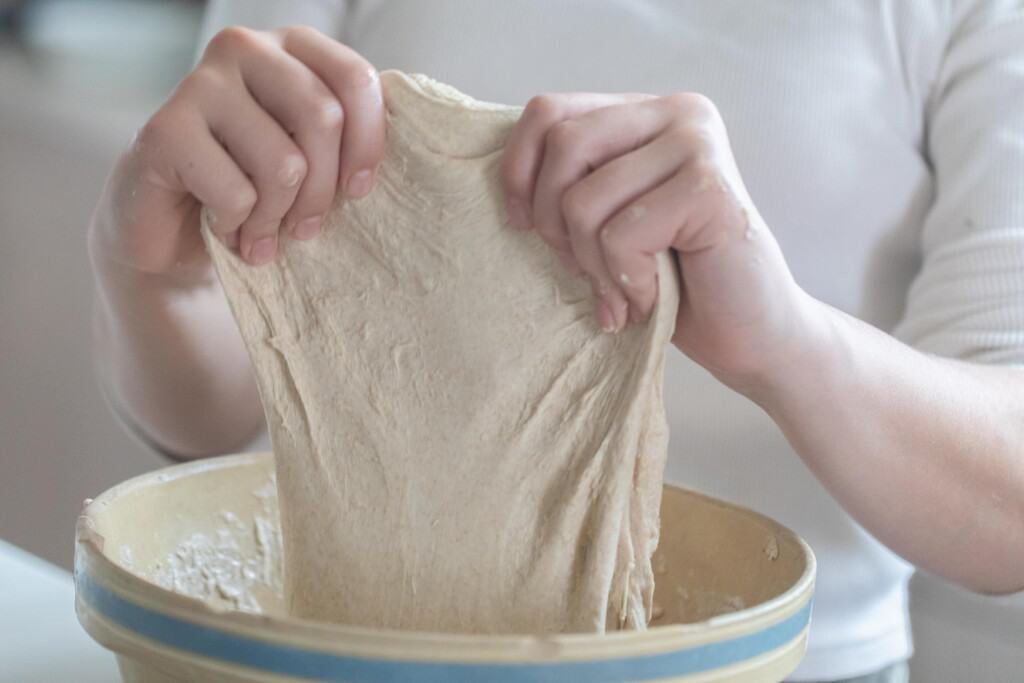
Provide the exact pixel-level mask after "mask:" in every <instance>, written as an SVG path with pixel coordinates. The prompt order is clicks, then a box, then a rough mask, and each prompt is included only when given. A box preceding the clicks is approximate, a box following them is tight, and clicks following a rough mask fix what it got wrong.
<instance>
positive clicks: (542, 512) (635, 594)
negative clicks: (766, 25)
mask: <svg viewBox="0 0 1024 683" xmlns="http://www.w3.org/2000/svg"><path fill="white" fill-rule="evenodd" d="M381 80H382V83H383V87H384V95H385V102H386V105H387V110H388V116H389V128H388V136H389V142H388V145H389V149H388V154H387V158H386V160H385V162H384V163H383V165H382V166H381V169H380V172H379V175H378V185H377V187H376V189H375V190H374V191H373V192H372V193H371V194H370V195H369V196H368V197H366V198H364V199H362V200H358V201H351V202H344V203H342V202H340V201H339V203H338V204H337V206H336V207H335V209H334V210H333V211H332V212H331V214H330V215H329V217H328V219H327V221H326V226H325V232H324V234H323V235H322V236H321V237H319V238H318V239H315V240H312V241H310V242H295V241H292V240H283V242H282V251H281V253H280V254H279V255H278V258H277V260H276V261H275V262H274V263H273V264H271V265H268V266H263V267H256V268H253V267H249V266H247V265H246V264H244V263H243V262H242V261H241V260H240V259H239V258H238V257H236V256H235V255H234V254H233V253H231V252H229V251H228V250H227V249H226V248H225V247H223V245H221V243H220V242H219V241H217V240H216V239H213V238H212V237H211V236H210V234H209V232H208V231H207V230H205V229H204V234H205V235H206V240H207V244H208V246H209V248H210V251H211V254H212V256H213V260H214V263H215V265H216V268H217V271H218V272H219V274H220V278H221V280H222V283H223V285H224V290H225V291H226V293H227V296H228V299H229V301H230V303H231V306H232V309H233V311H234V314H235V317H236V318H237V320H238V324H239V326H240V328H241V331H242V334H243V336H244V338H245V341H246V344H247V346H248V349H249V353H250V355H251V357H252V361H253V364H254V366H255V370H256V374H257V378H258V381H259V387H260V393H261V397H262V400H263V405H264V409H265V412H266V416H267V423H268V425H269V429H270V436H271V441H272V443H273V447H274V453H275V458H276V467H277V481H278V489H279V496H280V505H281V519H282V529H283V533H284V545H285V585H286V599H287V602H288V606H289V609H290V611H291V612H292V613H293V614H295V615H298V616H302V617H308V618H315V619H323V620H331V621H338V622H343V623H348V624H360V625H366V626H376V627H390V628H398V629H419V630H429V631H452V632H473V633H510V632H516V633H552V632H583V631H590V632H593V631H601V630H604V629H605V628H611V629H617V628H622V627H632V628H644V627H645V625H646V623H647V621H648V617H649V615H650V611H651V597H652V594H653V589H654V584H653V574H652V571H651V566H650V557H651V554H652V553H653V552H654V549H655V546H656V544H657V539H658V507H659V502H660V496H661V479H662V471H663V465H664V458H665V450H666V447H667V437H668V434H667V428H666V425H665V419H664V411H663V409H662V399H661V378H662V360H663V351H664V348H665V346H666V343H667V342H668V340H669V338H670V336H671V332H672V328H673V325H674V322H675V314H676V306H677V302H678V284H677V275H676V272H675V269H674V266H673V264H672V263H671V261H670V260H669V258H668V257H667V256H664V255H662V256H659V261H658V265H659V277H660V282H661V294H660V297H659V299H660V300H659V303H658V306H657V309H656V311H655V313H654V315H653V317H652V319H651V322H650V323H649V324H647V325H645V326H630V327H629V328H628V329H627V330H625V331H623V332H621V333H619V334H615V335H613V334H605V333H603V332H601V331H600V330H599V329H598V327H597V325H596V323H595V322H594V315H593V303H592V299H591V296H590V288H589V286H588V285H587V283H586V282H585V281H583V280H580V279H576V278H574V277H572V276H570V275H569V274H568V273H567V272H566V271H565V269H564V268H563V267H562V266H561V265H560V264H559V263H558V260H557V258H556V257H555V256H554V254H553V253H552V251H551V250H550V249H549V248H548V247H547V246H546V245H545V244H544V243H543V242H541V240H540V239H539V238H538V237H537V235H535V234H533V233H529V232H527V233H523V232H519V231H516V230H515V229H513V228H511V227H509V226H507V225H505V224H504V218H503V217H504V211H503V210H502V201H501V198H502V193H501V190H500V186H499V182H498V164H499V161H500V156H501V150H502V146H503V142H504V139H505V136H506V134H507V133H508V131H509V130H510V128H511V126H512V125H513V123H514V122H515V121H516V119H517V118H518V116H519V114H520V109H518V108H513V107H506V106H500V105H492V104H484V103H480V102H476V101H474V100H472V99H470V98H468V97H466V96H464V95H462V94H461V93H458V92H457V91H455V90H454V89H452V88H450V87H448V86H445V85H442V84H440V83H436V82H434V81H432V80H430V79H428V78H425V77H423V76H407V75H404V74H402V73H399V72H386V73H384V74H382V76H381Z"/></svg>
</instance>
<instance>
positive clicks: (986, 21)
mask: <svg viewBox="0 0 1024 683" xmlns="http://www.w3.org/2000/svg"><path fill="white" fill-rule="evenodd" d="M243 27H245V28H243ZM282 27H287V28H282ZM204 35H205V37H204V44H205V42H206V39H207V38H211V37H212V39H211V40H209V45H208V47H206V49H205V51H204V52H203V54H202V57H201V59H200V60H199V61H198V64H197V66H196V67H195V70H194V71H192V72H191V73H190V74H189V75H188V76H187V77H186V78H185V79H184V80H183V81H182V83H181V84H180V85H179V86H178V88H177V89H176V90H175V91H174V93H173V94H172V95H171V96H170V97H169V99H168V100H167V101H166V103H165V104H164V105H163V106H162V107H161V108H160V109H159V110H158V111H156V113H155V114H154V115H153V116H152V118H151V119H150V120H149V121H148V122H147V123H146V124H145V126H144V127H143V128H142V129H141V130H140V132H139V134H138V136H137V137H136V139H135V140H134V141H133V142H132V143H131V145H130V146H129V147H128V148H127V149H126V150H125V151H124V153H123V154H122V155H121V157H120V158H119V161H118V162H117V166H116V168H115V169H114V171H113V174H112V175H111V178H110V180H109V182H108V184H107V186H106V189H105V190H104V193H103V195H102V198H101V199H100V202H99V206H98V208H97V211H96V214H95V217H94V219H93V222H92V226H91V233H90V251H91V258H92V261H93V263H94V268H95V272H96V279H97V283H98V285H97V289H98V299H99V306H98V307H97V315H96V320H97V325H96V329H97V333H98V341H99V343H98V345H97V346H98V352H97V355H98V362H99V364H100V366H101V375H102V377H103V378H104V381H105V383H106V385H107V388H108V392H109V394H110V396H111V399H112V402H113V404H114V405H115V406H116V407H117V409H118V410H119V412H120V413H121V414H122V415H123V416H124V419H125V420H126V421H127V422H129V423H130V424H131V425H133V426H134V428H135V429H136V430H137V431H138V432H139V433H141V434H143V435H145V437H146V438H147V439H148V440H149V441H150V442H151V443H153V444H154V445H155V446H157V447H158V448H160V449H162V450H164V451H166V452H169V453H172V454H176V455H177V456H179V457H198V456H203V455H209V454H215V453H223V452H229V451H234V450H238V449H241V448H243V447H245V446H246V445H247V444H248V443H250V441H251V440H252V439H253V438H254V437H255V436H256V435H257V434H258V433H259V432H260V431H261V430H262V429H263V415H262V412H261V408H260V404H259V400H258V397H257V392H256V385H255V383H254V379H253V375H252V371H251V368H250V364H249V361H248V359H247V356H246V353H245V350H244V347H243V344H242V342H241V340H240V337H239V334H238V332H237V330H236V328H235V325H234V322H233V320H232V318H231V315H230V314H229V311H228V309H227V306H226V303H225V301H224V298H223V294H222V292H221V291H220V289H219V286H218V284H217V281H216V278H215V277H214V275H213V274H212V271H211V267H210V263H209V261H208V258H207V256H206V255H205V252H204V250H203V248H202V244H201V240H200V236H199V233H198V227H197V225H198V216H199V211H200V207H205V208H206V209H207V210H208V211H209V218H210V222H211V225H212V226H213V230H214V231H215V232H216V234H217V235H218V237H219V238H220V239H223V240H224V242H225V243H226V244H228V245H229V246H231V247H232V248H234V249H237V251H238V253H239V254H240V255H241V256H242V258H244V259H245V260H247V261H248V262H250V263H252V264H254V265H258V264H264V263H267V262H269V261H270V260H272V259H273V258H274V255H275V253H276V251H277V250H278V248H279V247H280V245H281V243H282V242H283V241H284V240H290V239H297V240H309V239H316V236H317V234H318V233H319V232H320V230H321V229H322V223H321V220H322V217H323V215H324V213H325V212H326V211H327V210H328V207H329V205H330V203H331V201H332V199H333V197H334V195H335V192H336V191H339V192H341V193H342V194H343V195H344V197H345V200H346V201H354V200H358V198H359V197H362V196H364V195H366V194H367V193H369V192H372V191H373V185H374V171H375V168H376V167H377V165H378V164H379V163H380V161H381V158H382V155H383V154H384V150H385V144H386V136H387V130H386V122H385V112H384V109H383V104H382V99H381V92H380V85H379V81H378V78H377V73H378V72H377V70H378V69H384V68H399V69H403V70H406V71H414V72H422V73H426V74H428V75H430V76H432V77H434V78H437V79H439V80H441V81H444V82H447V83H450V84H452V85H454V86H455V87H457V88H459V89H461V90H463V91H464V92H466V93H469V94H471V95H473V96H475V97H477V98H479V99H484V100H491V101H498V102H505V103H512V104H522V103H525V104H526V108H525V111H524V113H523V115H522V118H521V120H520V121H519V123H518V124H517V125H516V127H515V129H514V131H513V133H512V135H511V137H510V139H509V141H508V144H507V146H506V148H505V151H504V154H503V157H502V166H501V170H502V179H503V190H504V192H505V196H506V198H507V208H508V213H509V220H510V222H511V223H512V224H514V225H515V226H517V227H519V228H521V229H524V230H530V231H533V232H535V233H536V235H537V237H538V238H539V239H543V240H544V241H545V242H547V243H548V244H550V245H551V248H553V249H555V250H557V252H558V254H559V256H560V258H561V259H562V262H563V263H564V264H565V266H566V267H567V268H570V269H571V270H573V271H574V272H576V273H578V274H580V275H581V276H583V277H587V278H589V280H590V282H591V284H592V286H593V289H594V294H595V311H596V315H597V316H598V321H599V322H600V324H601V326H602V327H603V328H604V329H605V330H608V331H609V333H614V332H615V331H616V330H619V329H621V328H622V327H623V326H625V325H630V324H640V323H641V322H642V321H643V319H644V317H645V316H646V314H647V312H648V311H649V310H650V307H651V305H652V302H653V301H654V299H655V297H656V296H657V282H656V281H655V280H654V278H653V265H652V262H653V259H652V255H653V254H654V253H656V252H659V251H662V250H667V249H668V250H672V251H673V253H674V254H675V255H676V257H677V259H678V263H679V266H680V269H681V273H682V277H683V282H684V287H683V304H682V306H681V308H680V312H679V317H678V324H677V329H676V332H675V336H674V343H675V346H677V347H678V349H679V350H680V351H681V353H672V354H670V358H669V359H668V360H667V370H666V372H667V374H666V380H665V394H666V404H667V406H666V408H667V412H668V417H669V423H670V426H671V430H672V434H673V445H672V447H671V449H670V454H669V464H668V467H667V473H666V474H667V478H668V479H669V480H670V481H673V482H678V483H682V484H684V485H687V486H691V487H696V488H699V489H701V490H704V491H707V492H710V493H711V494H713V495H716V496H720V497H723V498H727V499H730V500H734V501H737V502H739V503H740V504H743V505H746V506H749V507H753V508H755V509H757V510H759V511H761V512H764V513H765V514H768V515H770V516H771V517H774V518H776V519H778V520H780V521H781V522H783V523H785V524H787V525H788V526H790V527H791V528H793V529H794V530H795V531H797V532H798V533H799V534H801V535H802V536H803V537H804V538H806V539H807V540H808V541H809V542H810V544H811V545H812V547H813V548H814V549H815V551H816V553H817V556H818V560H819V574H818V587H817V594H816V604H815V607H814V616H813V627H812V630H811V634H810V643H809V650H808V654H807V657H806V659H805V661H804V662H803V664H802V665H801V667H800V669H798V671H797V672H796V674H794V679H796V680H843V679H857V680H878V681H897V680H905V679H906V675H907V667H906V661H907V659H908V658H909V657H910V655H911V651H912V644H911V639H910V633H909V624H908V616H907V612H906V600H907V580H908V577H909V575H910V574H911V572H912V567H914V566H916V567H919V568H921V569H923V570H925V571H928V572H931V573H934V574H936V575H938V576H940V577H944V578H945V579H948V580H950V581H953V582H956V583H958V584H961V585H963V586H965V587H967V588H969V589H972V590H974V591H978V592H982V593H990V594H1009V593H1013V592H1015V591H1019V590H1021V589H1024V525H1022V524H1021V520H1022V519H1024V371H1022V369H1021V367H1020V366H1021V365H1022V364H1024V6H1022V5H1021V3H1020V2H1018V1H1015V0H929V1H926V2H914V3H866V2H864V3H845V2H820V3H800V2H795V1H793V0H790V1H785V0H778V1H775V2H759V3H741V2H731V1H729V2H715V3H703V2H697V1H695V0H694V1H689V0H688V1H685V2H679V1H678V0H651V1H649V2H643V3H640V2H630V3H625V2H615V1H613V0H601V1H600V2H591V3H586V4H585V5H584V4H583V3H550V2H542V1H541V0H527V1H525V2H517V3H481V2H468V1H466V2H460V1H459V0H434V1H433V2H430V3H423V2H418V1H417V0H391V1H390V2H384V1H383V0H361V1H359V2H342V1H337V2H331V1H330V0H300V1H297V2H289V3H275V2H271V1H270V0H260V1H258V2H257V1H255V0H247V1H246V2H242V1H241V0H219V1H214V2H212V3H211V5H210V8H209V12H208V16H207V22H206V28H205V33H204ZM615 93H628V94H615ZM857 677H863V678H857Z"/></svg>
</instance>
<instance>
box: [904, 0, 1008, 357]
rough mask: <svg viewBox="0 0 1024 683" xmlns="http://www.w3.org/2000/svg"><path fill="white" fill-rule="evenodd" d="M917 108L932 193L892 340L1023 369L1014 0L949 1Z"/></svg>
mask: <svg viewBox="0 0 1024 683" xmlns="http://www.w3.org/2000/svg"><path fill="white" fill-rule="evenodd" d="M957 14H958V16H956V17H955V21H956V24H955V26H954V30H953V33H952V35H951V38H950V41H949V45H948V47H947V50H946V54H945V57H944V60H943V65H942V67H941V70H940V73H939V75H938V80H937V82H936V83H935V86H934V89H933V95H932V100H931V102H930V106H929V108H928V121H927V125H928V128H927V131H928V132H927V138H926V145H927V149H926V153H927V155H928V158H929V161H930V163H931V164H932V167H933V170H934V174H935V197H934V202H933V205H932V208H931V210H930V212H929V214H928V216H927V219H926V223H925V225H924V226H923V230H922V233H921V239H922V243H921V255H922V262H921V269H920V272H919V273H918V275H917V277H916V278H915V280H914V282H913V284H912V285H911V288H910V290H909V292H908V294H907V300H906V308H905V312H904V317H903V319H902V321H901V322H900V324H899V325H898V326H897V328H896V329H895V330H894V334H895V336H896V337H898V338H900V339H901V340H903V341H905V342H907V343H909V344H911V345H913V346H915V347H917V348H919V349H921V350H923V351H926V352H930V353H934V354H938V355H942V356H948V357H953V358H960V359H964V360H970V361H976V362H982V363H993V364H1014V365H1024V0H999V1H987V2H976V1H975V2H972V3H970V4H969V5H967V6H965V7H962V8H960V9H959V10H958V11H957Z"/></svg>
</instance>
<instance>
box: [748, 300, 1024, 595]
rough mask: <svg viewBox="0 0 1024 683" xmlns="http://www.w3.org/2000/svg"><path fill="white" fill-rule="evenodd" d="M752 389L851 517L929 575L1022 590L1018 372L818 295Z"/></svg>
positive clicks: (1022, 392) (989, 588)
mask: <svg viewBox="0 0 1024 683" xmlns="http://www.w3.org/2000/svg"><path fill="white" fill-rule="evenodd" d="M808 311H809V312H810V317H811V322H810V323H809V324H808V335H807V338H808V339H811V340H813V341H811V342H810V343H809V344H808V346H807V348H804V349H800V351H799V353H797V354H794V355H793V356H792V360H791V361H789V362H788V363H787V365H788V367H786V368H777V369H775V370H773V371H770V373H769V375H770V379H768V380H767V381H765V382H762V383H760V384H759V385H758V386H757V388H756V389H754V390H752V391H751V392H750V394H751V396H752V397H753V398H754V399H755V400H756V401H757V402H758V403H760V404H761V405H762V407H763V408H764V409H765V410H766V411H767V412H768V413H769V414H770V415H771V416H772V417H773V418H774V419H775V421H776V422H777V423H778V424H779V425H780V427H781V428H782V430H783V431H784V433H785V434H786V436H787V438H788V439H789V441H790V442H791V443H792V445H793V446H794V448H795V449H796V451H797V452H798V453H799V454H800V456H801V457H802V458H803V459H804V461H805V462H806V463H807V465H808V467H810V469H811V470H812V471H813V472H814V473H815V475H816V476H817V477H818V478H819V479H820V480H821V481H822V482H823V484H824V485H825V486H826V487H827V488H828V489H829V490H830V492H831V493H832V494H833V495H834V496H835V497H836V498H837V500H839V502H840V503H841V504H842V505H843V506H844V508H845V509H847V510H848V511H849V512H850V514H851V515H853V517H854V518H855V519H857V520H858V521H859V522H860V523H861V524H862V525H863V526H864V527H865V528H867V529H868V530H869V531H870V532H871V533H873V534H874V535H875V536H876V537H877V538H879V539H880V540H881V541H882V542H883V543H885V544H887V545H888V546H890V547H891V548H892V549H893V550H895V551H896V552H898V553H899V554H901V555H902V556H904V557H905V558H907V559H908V560H909V561H911V562H913V563H914V564H915V565H917V566H920V567H922V568H923V569H925V570H926V571H929V572H932V573H935V574H937V575H940V576H943V577H945V578H947V579H949V580H952V581H956V582H958V583H961V584H963V585H965V586H967V587H970V588H972V589H974V590H978V591H981V592H992V593H1001V592H1012V591H1015V590H1020V589H1024V370H1020V369H1017V368H1006V367H987V366H981V365H976V364H970V363H965V362H960V361H954V360H949V359H944V358H938V357H934V356H929V355H927V354H924V353H921V352H919V351H917V350H915V349H913V348H911V347H909V346H907V345H905V344H902V343H901V342H899V341H897V340H896V339H894V338H892V337H890V336H888V335H886V334H884V333H882V332H880V331H879V330H877V329H875V328H873V327H871V326H869V325H867V324H865V323H863V322H861V321H859V320H856V319H854V318H852V317H850V316H847V315H845V314H843V313H840V312H838V311H836V310H834V309H832V308H831V307H828V306H826V305H824V304H821V303H820V302H816V301H813V300H811V301H810V303H809V305H808Z"/></svg>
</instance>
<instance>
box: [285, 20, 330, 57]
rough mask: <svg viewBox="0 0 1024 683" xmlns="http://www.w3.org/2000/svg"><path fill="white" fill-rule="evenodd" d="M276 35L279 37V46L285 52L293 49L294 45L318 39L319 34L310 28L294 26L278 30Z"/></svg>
mask: <svg viewBox="0 0 1024 683" xmlns="http://www.w3.org/2000/svg"><path fill="white" fill-rule="evenodd" d="M277 35H278V36H280V41H281V46H282V47H283V48H284V49H285V50H288V51H290V48H292V47H295V45H301V44H303V43H307V42H309V41H310V40H312V39H314V38H316V37H318V36H319V35H320V32H319V31H317V30H316V29H315V28H313V27H312V26H304V25H302V24H295V25H292V26H285V27H284V28H280V29H278V30H277Z"/></svg>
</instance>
